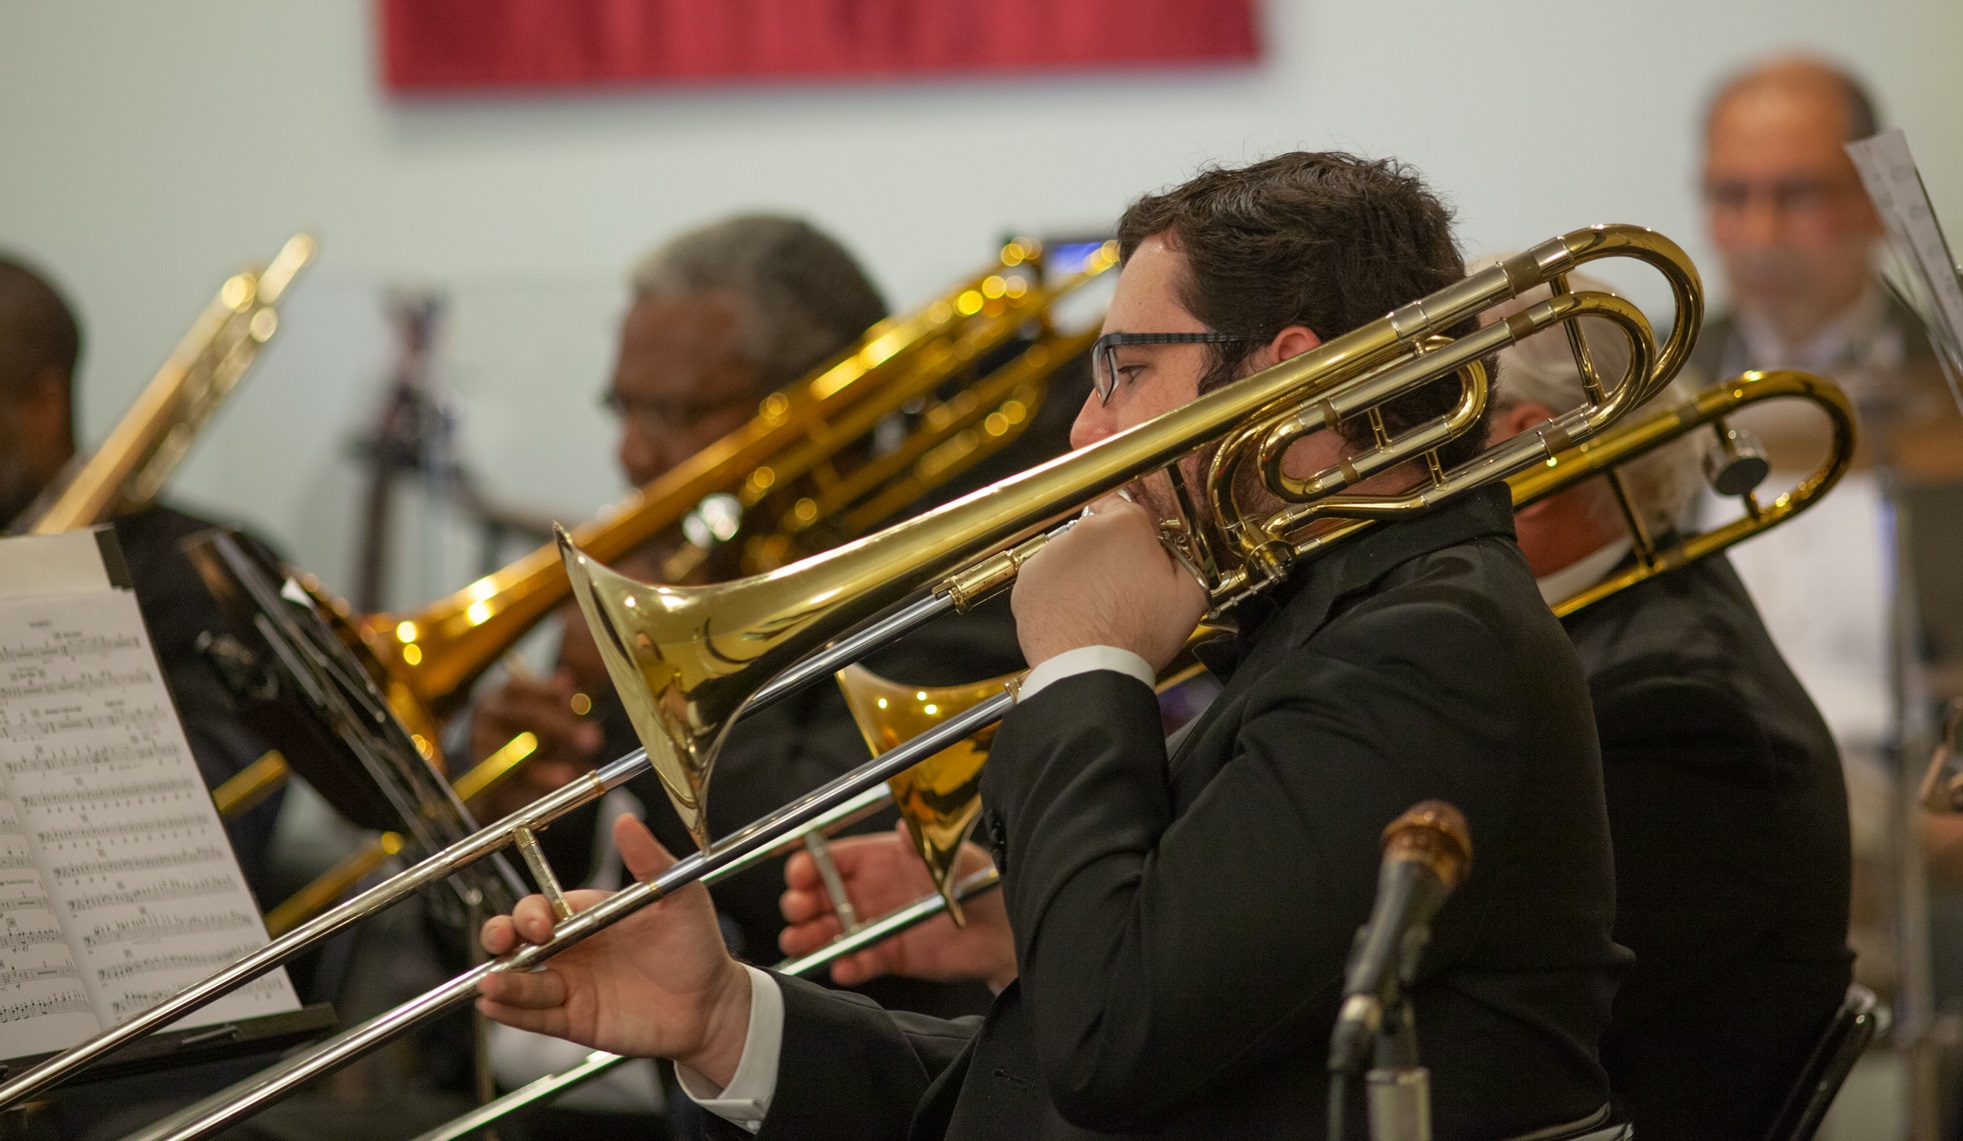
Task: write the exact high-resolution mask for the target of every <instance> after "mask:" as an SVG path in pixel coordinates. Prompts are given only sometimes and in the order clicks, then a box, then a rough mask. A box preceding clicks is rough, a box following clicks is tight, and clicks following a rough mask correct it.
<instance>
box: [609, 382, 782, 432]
mask: <svg viewBox="0 0 1963 1141" xmlns="http://www.w3.org/2000/svg"><path fill="white" fill-rule="evenodd" d="M759 399H760V397H758V396H757V394H755V393H744V394H742V395H740V396H734V395H732V396H730V397H729V398H727V399H724V400H719V401H711V402H708V403H701V404H687V405H683V404H680V403H675V404H669V403H667V402H665V401H662V400H651V399H643V398H638V397H629V396H622V395H621V394H620V393H618V392H616V391H614V390H612V389H608V390H607V391H605V392H602V393H601V394H600V399H599V403H600V408H601V409H602V410H603V411H606V412H610V413H612V414H613V415H614V416H616V417H618V418H619V419H621V420H622V421H628V420H633V421H638V422H639V423H641V424H653V425H659V426H660V427H662V428H664V429H667V430H668V431H671V432H687V431H689V430H691V429H693V428H695V427H696V426H697V425H699V424H701V423H702V422H703V421H705V420H708V419H709V418H711V417H713V416H715V415H716V414H717V413H719V412H726V411H728V410H729V409H731V408H737V407H741V406H742V405H745V404H755V403H757V401H758V400H759Z"/></svg>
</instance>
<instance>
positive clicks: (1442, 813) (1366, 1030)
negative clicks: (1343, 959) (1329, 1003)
mask: <svg viewBox="0 0 1963 1141" xmlns="http://www.w3.org/2000/svg"><path fill="white" fill-rule="evenodd" d="M1383 842H1384V862H1383V868H1382V870H1381V871H1379V872H1378V874H1377V903H1376V907H1375V908H1374V909H1373V910H1372V911H1371V913H1370V922H1369V923H1367V924H1365V925H1364V926H1363V927H1361V928H1359V929H1358V930H1357V933H1356V945H1355V947H1354V948H1353V949H1352V950H1351V951H1350V959H1349V965H1348V968H1347V969H1346V971H1345V973H1344V979H1343V1007H1342V1012H1341V1013H1340V1014H1339V1015H1337V1018H1336V1028H1335V1029H1334V1030H1333V1031H1332V1032H1331V1033H1330V1036H1329V1071H1330V1073H1332V1074H1346V1073H1354V1072H1356V1070H1357V1069H1359V1068H1360V1067H1361V1066H1362V1065H1363V1062H1364V1055H1365V1053H1366V1052H1367V1051H1368V1050H1369V1048H1370V1045H1371V1043H1372V1041H1373V1040H1375V1038H1376V1036H1377V1031H1378V1028H1379V1027H1380V1026H1381V1025H1382V1023H1383V1019H1384V1012H1385V1011H1386V1010H1391V1009H1394V1008H1395V1007H1397V1006H1399V1005H1400V1004H1401V1002H1402V989H1403V986H1404V984H1406V983H1408V982H1409V981H1410V979H1411V975H1412V974H1413V973H1414V972H1415V971H1416V970H1417V965H1418V956H1419V954H1420V953H1422V952H1423V950H1424V947H1425V943H1426V942H1427V941H1428V940H1429V939H1430V938H1431V917H1432V916H1433V915H1436V914H1437V913H1438V908H1439V906H1440V905H1441V904H1443V903H1444V902H1445V898H1446V897H1447V896H1449V895H1451V894H1452V891H1453V889H1454V888H1456V887H1458V886H1459V884H1461V883H1463V882H1465V876H1466V873H1467V872H1468V871H1469V870H1471V867H1472V834H1471V833H1470V831H1468V830H1467V828H1466V823H1465V816H1464V815H1463V814H1461V813H1460V812H1459V810H1458V809H1456V808H1454V807H1452V806H1451V805H1449V804H1447V803H1445V802H1444V801H1442V800H1427V801H1425V802H1424V803H1422V804H1419V805H1416V806H1414V807H1412V808H1411V809H1410V810H1409V811H1407V812H1405V813H1404V815H1402V816H1399V817H1398V818H1397V819H1396V820H1393V821H1391V823H1390V826H1389V827H1387V828H1385V829H1384V841H1383Z"/></svg>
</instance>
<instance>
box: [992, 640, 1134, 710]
mask: <svg viewBox="0 0 1963 1141" xmlns="http://www.w3.org/2000/svg"><path fill="white" fill-rule="evenodd" d="M1092 670H1111V671H1113V672H1116V673H1121V674H1124V675H1126V676H1127V677H1135V678H1137V679H1138V680H1139V681H1141V682H1144V683H1145V686H1146V688H1148V689H1149V688H1151V687H1152V686H1153V685H1154V684H1155V683H1156V682H1157V681H1158V677H1157V675H1156V673H1155V671H1154V670H1153V669H1152V667H1151V666H1150V665H1148V664H1147V663H1146V661H1145V659H1144V658H1141V657H1139V656H1138V655H1137V654H1134V653H1132V652H1131V651H1130V650H1121V649H1119V648H1118V647H1116V646H1079V647H1077V648H1076V649H1074V650H1065V651H1064V652H1063V653H1061V654H1058V655H1057V656H1056V657H1054V658H1051V659H1050V660H1049V661H1046V662H1044V663H1043V664H1042V665H1040V666H1037V667H1036V668H1035V669H1033V670H1030V671H1029V672H1028V673H1027V674H1024V675H1023V679H1022V685H1020V686H1018V687H1017V688H1016V700H1017V701H1027V700H1029V699H1030V698H1032V697H1035V696H1036V694H1037V692H1038V691H1039V690H1041V689H1042V688H1043V687H1044V686H1047V685H1049V684H1050V683H1052V682H1057V681H1061V680H1063V679H1064V678H1067V677H1073V676H1075V675H1077V674H1087V673H1090V672H1091V671H1092Z"/></svg>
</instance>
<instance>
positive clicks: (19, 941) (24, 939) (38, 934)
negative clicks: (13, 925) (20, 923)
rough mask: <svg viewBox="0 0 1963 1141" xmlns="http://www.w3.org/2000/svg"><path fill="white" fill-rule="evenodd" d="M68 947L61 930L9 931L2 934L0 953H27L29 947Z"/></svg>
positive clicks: (0, 936)
mask: <svg viewBox="0 0 1963 1141" xmlns="http://www.w3.org/2000/svg"><path fill="white" fill-rule="evenodd" d="M51 944H52V945H56V946H61V947H66V946H68V943H67V941H66V940H64V939H63V938H62V937H61V932H60V931H59V930H55V929H50V930H47V931H8V932H6V933H5V934H0V951H25V950H27V949H28V948H29V947H46V946H49V945H51Z"/></svg>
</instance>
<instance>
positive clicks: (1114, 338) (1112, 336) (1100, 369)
mask: <svg viewBox="0 0 1963 1141" xmlns="http://www.w3.org/2000/svg"><path fill="white" fill-rule="evenodd" d="M1252 339H1253V338H1251V337H1237V336H1235V335H1234V334H1232V333H1106V334H1104V335H1103V336H1102V337H1099V338H1098V339H1097V343H1096V344H1094V345H1092V346H1091V387H1092V388H1093V389H1095V390H1096V392H1097V399H1098V402H1099V403H1101V404H1109V403H1110V402H1111V394H1112V393H1113V392H1115V391H1117V388H1118V363H1117V360H1116V358H1115V357H1114V355H1113V354H1114V353H1116V352H1117V350H1118V349H1119V348H1120V347H1121V346H1124V345H1230V344H1234V343H1236V342H1240V343H1246V342H1247V341H1249V340H1252Z"/></svg>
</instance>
